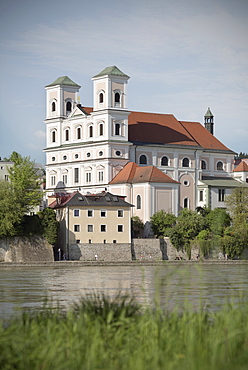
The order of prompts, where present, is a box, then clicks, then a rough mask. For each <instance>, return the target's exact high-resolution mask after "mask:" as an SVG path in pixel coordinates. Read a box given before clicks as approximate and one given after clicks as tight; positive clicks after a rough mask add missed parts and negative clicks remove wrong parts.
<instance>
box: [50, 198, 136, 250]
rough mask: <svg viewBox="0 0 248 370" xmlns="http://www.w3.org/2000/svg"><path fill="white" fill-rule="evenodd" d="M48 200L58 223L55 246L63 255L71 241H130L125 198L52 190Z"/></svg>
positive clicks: (129, 220)
mask: <svg viewBox="0 0 248 370" xmlns="http://www.w3.org/2000/svg"><path fill="white" fill-rule="evenodd" d="M49 201H50V204H49V207H50V208H53V209H54V210H56V216H57V220H58V221H59V222H60V229H59V247H60V248H61V250H63V252H64V253H66V254H67V255H68V251H69V249H70V248H71V246H72V245H73V244H86V243H88V244H109V243H114V244H115V243H118V244H128V243H131V211H130V209H131V204H129V203H128V202H126V201H125V197H123V196H116V195H113V194H111V193H109V192H101V193H97V194H86V195H83V194H81V193H79V192H74V193H71V194H69V193H62V194H61V193H60V194H59V193H56V194H55V195H54V196H51V197H50V198H49ZM65 246H66V248H67V250H65Z"/></svg>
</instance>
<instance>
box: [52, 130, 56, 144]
mask: <svg viewBox="0 0 248 370" xmlns="http://www.w3.org/2000/svg"><path fill="white" fill-rule="evenodd" d="M55 141H56V131H55V130H53V131H52V143H55Z"/></svg>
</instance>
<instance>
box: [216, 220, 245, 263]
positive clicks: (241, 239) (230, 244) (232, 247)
mask: <svg viewBox="0 0 248 370" xmlns="http://www.w3.org/2000/svg"><path fill="white" fill-rule="evenodd" d="M245 247H248V224H243V225H242V224H241V225H240V226H239V227H237V228H236V227H233V228H229V229H228V232H226V233H225V235H224V237H223V238H222V239H221V249H222V252H223V253H224V254H227V255H228V258H230V259H235V258H239V257H240V256H241V254H242V252H243V250H244V248H245Z"/></svg>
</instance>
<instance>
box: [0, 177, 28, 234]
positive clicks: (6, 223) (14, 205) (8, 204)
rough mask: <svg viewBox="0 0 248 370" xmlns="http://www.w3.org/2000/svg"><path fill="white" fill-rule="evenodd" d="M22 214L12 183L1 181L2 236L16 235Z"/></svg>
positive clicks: (0, 216)
mask: <svg viewBox="0 0 248 370" xmlns="http://www.w3.org/2000/svg"><path fill="white" fill-rule="evenodd" d="M22 216H23V213H22V210H21V208H20V205H19V204H18V202H17V199H16V197H15V193H14V191H13V187H12V185H11V184H10V183H9V182H7V181H0V237H6V236H8V235H15V232H16V231H15V230H16V225H18V224H19V223H20V221H21V219H22Z"/></svg>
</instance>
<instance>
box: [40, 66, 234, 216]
mask: <svg viewBox="0 0 248 370" xmlns="http://www.w3.org/2000/svg"><path fill="white" fill-rule="evenodd" d="M92 80H93V108H90V107H83V106H82V105H81V104H78V92H79V89H80V86H79V85H78V84H76V83H74V82H73V81H72V80H70V79H69V78H68V77H67V76H64V77H60V78H58V79H57V80H55V81H54V82H53V83H51V84H49V85H47V86H46V120H45V124H46V149H45V152H46V179H47V183H46V188H47V192H48V195H51V194H53V193H54V191H58V192H60V191H69V192H71V191H75V190H79V191H80V192H81V193H84V194H87V192H91V193H97V192H99V191H104V190H108V191H110V192H111V193H114V194H118V195H125V196H126V197H127V198H126V200H127V202H129V203H131V204H133V205H134V206H135V207H133V210H132V212H133V214H134V215H138V216H140V217H141V219H142V220H143V221H144V222H147V221H149V220H150V216H151V215H152V214H154V212H156V211H158V210H160V209H165V211H167V212H172V213H174V214H176V215H177V214H178V212H179V211H180V209H182V208H185V207H188V208H190V209H192V210H195V208H196V207H197V206H204V205H205V204H206V205H209V206H211V207H212V208H215V207H225V203H224V200H225V194H228V192H229V191H230V189H231V188H232V187H233V186H235V185H236V184H237V185H238V184H240V182H239V181H237V180H234V179H233V178H232V176H233V169H234V167H233V165H234V155H235V153H234V152H233V151H231V150H230V149H228V148H227V147H225V146H224V145H223V144H222V143H221V142H220V141H219V140H218V139H217V138H216V137H215V136H214V135H213V132H214V116H213V114H212V113H211V111H210V109H208V110H207V113H206V114H205V116H204V120H205V122H204V124H205V127H204V126H203V125H202V124H200V123H199V122H185V121H178V120H177V119H176V118H175V117H174V116H173V115H171V114H156V113H144V112H130V111H129V110H128V105H127V97H128V93H127V84H128V80H129V76H127V75H126V74H124V73H123V72H121V71H120V70H119V69H118V68H117V67H115V66H113V67H107V68H105V69H104V70H103V71H102V72H100V73H99V74H97V75H96V76H94V77H93V78H92ZM129 162H133V163H134V164H137V165H138V166H133V165H129V167H127V166H125V165H126V164H127V163H129ZM152 166H154V167H155V168H156V169H158V170H159V172H158V171H157V172H156V176H155V177H154V176H151V177H149V176H148V174H147V173H145V172H144V171H145V169H143V170H142V168H143V167H144V168H145V167H149V168H150V170H151V171H152ZM142 171H143V172H142ZM147 171H148V169H147ZM160 171H162V172H163V174H162V175H161V173H160ZM128 172H129V175H130V176H131V177H127V176H128V175H127V174H128ZM134 172H136V175H135V174H134ZM159 173H160V175H159ZM117 175H118V176H117ZM163 175H166V176H163ZM138 176H141V177H140V178H139V180H138ZM143 176H144V177H143ZM142 177H143V178H142ZM131 178H132V181H131V180H130V181H128V179H131ZM157 178H159V179H160V180H159V181H157V180H156V179H157ZM123 179H125V180H123ZM161 179H162V180H161ZM143 180H144V181H143ZM140 207H141V208H140Z"/></svg>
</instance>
